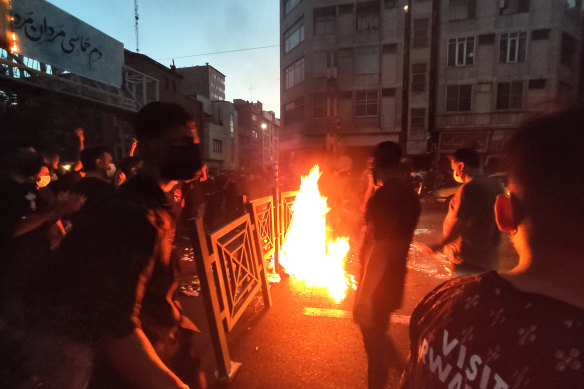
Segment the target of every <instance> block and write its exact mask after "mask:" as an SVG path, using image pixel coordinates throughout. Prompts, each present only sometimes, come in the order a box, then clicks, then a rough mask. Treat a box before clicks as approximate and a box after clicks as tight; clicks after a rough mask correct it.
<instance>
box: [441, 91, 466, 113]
mask: <svg viewBox="0 0 584 389" xmlns="http://www.w3.org/2000/svg"><path fill="white" fill-rule="evenodd" d="M471 100H472V85H451V86H447V87H446V112H462V111H470V106H471Z"/></svg>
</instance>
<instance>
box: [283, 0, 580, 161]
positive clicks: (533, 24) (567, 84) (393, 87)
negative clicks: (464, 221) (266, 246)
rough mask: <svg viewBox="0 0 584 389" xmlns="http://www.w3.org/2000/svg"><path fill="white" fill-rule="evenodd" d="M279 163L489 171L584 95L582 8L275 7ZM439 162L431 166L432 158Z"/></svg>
mask: <svg viewBox="0 0 584 389" xmlns="http://www.w3.org/2000/svg"><path fill="white" fill-rule="evenodd" d="M281 5H282V6H281V15H280V20H281V23H280V33H281V61H280V63H281V72H282V75H281V80H282V81H281V91H282V92H281V104H282V133H281V154H282V156H283V158H282V159H283V160H284V161H285V160H286V159H287V158H286V157H287V156H290V155H299V154H300V155H302V154H306V153H310V152H313V151H320V152H322V151H326V150H329V151H332V152H333V153H329V154H333V155H335V156H339V155H340V154H346V155H349V156H352V157H354V158H357V159H359V158H360V159H361V161H362V160H363V159H364V158H363V157H364V156H365V155H367V154H368V153H369V151H370V150H371V148H372V147H373V146H374V145H375V144H377V143H378V142H379V141H382V140H393V141H398V142H400V144H401V145H402V148H403V150H404V151H405V153H406V154H407V155H408V156H409V157H411V158H412V159H413V160H414V161H415V162H417V163H420V164H423V163H429V162H430V161H432V160H435V161H436V162H437V161H438V160H439V157H440V156H441V155H444V154H445V153H448V152H450V151H452V150H453V149H455V148H458V147H464V146H469V147H475V148H476V149H478V150H479V151H480V152H481V153H483V154H484V155H485V156H486V158H485V161H488V160H489V159H490V157H493V156H496V155H497V154H498V153H499V152H500V150H501V147H502V145H503V144H504V142H505V140H506V139H507V138H508V136H509V135H510V133H511V131H512V130H513V129H514V128H516V127H517V125H518V124H519V123H520V122H521V121H522V120H524V119H525V118H527V117H528V116H530V115H532V114H533V113H536V112H541V111H545V110H547V109H550V108H553V107H557V105H558V104H565V102H566V101H575V99H576V98H578V97H579V96H580V95H581V94H582V88H581V86H580V84H581V82H582V80H583V78H582V74H581V73H582V66H581V63H582V49H581V48H582V44H581V42H582V37H583V30H582V12H581V9H582V1H580V0H498V1H494V0H493V1H479V0H374V1H350V0H281ZM434 158H435V159H434Z"/></svg>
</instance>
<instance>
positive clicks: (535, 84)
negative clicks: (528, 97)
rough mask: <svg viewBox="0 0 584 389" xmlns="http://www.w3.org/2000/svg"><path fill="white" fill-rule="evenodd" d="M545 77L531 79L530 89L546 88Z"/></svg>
mask: <svg viewBox="0 0 584 389" xmlns="http://www.w3.org/2000/svg"><path fill="white" fill-rule="evenodd" d="M545 82H546V80H545V79H543V78H542V79H537V80H529V89H545Z"/></svg>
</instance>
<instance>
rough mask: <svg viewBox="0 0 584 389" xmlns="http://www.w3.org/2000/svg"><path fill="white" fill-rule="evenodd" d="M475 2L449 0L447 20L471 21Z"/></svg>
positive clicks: (471, 0) (469, 0) (473, 0)
mask: <svg viewBox="0 0 584 389" xmlns="http://www.w3.org/2000/svg"><path fill="white" fill-rule="evenodd" d="M476 2H477V0H449V2H448V19H449V20H464V19H472V18H474V17H475V14H476V7H477V4H476Z"/></svg>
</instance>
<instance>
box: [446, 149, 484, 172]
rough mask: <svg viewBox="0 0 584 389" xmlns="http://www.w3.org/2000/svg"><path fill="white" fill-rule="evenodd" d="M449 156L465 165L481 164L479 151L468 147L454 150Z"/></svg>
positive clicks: (476, 165) (473, 166) (474, 166)
mask: <svg viewBox="0 0 584 389" xmlns="http://www.w3.org/2000/svg"><path fill="white" fill-rule="evenodd" d="M449 158H450V159H451V160H453V161H456V162H463V163H464V164H465V165H467V166H469V167H472V168H478V167H480V166H481V156H480V155H479V153H478V152H477V151H476V150H474V149H470V148H463V149H458V150H456V151H455V152H454V153H453V154H451V155H449Z"/></svg>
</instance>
